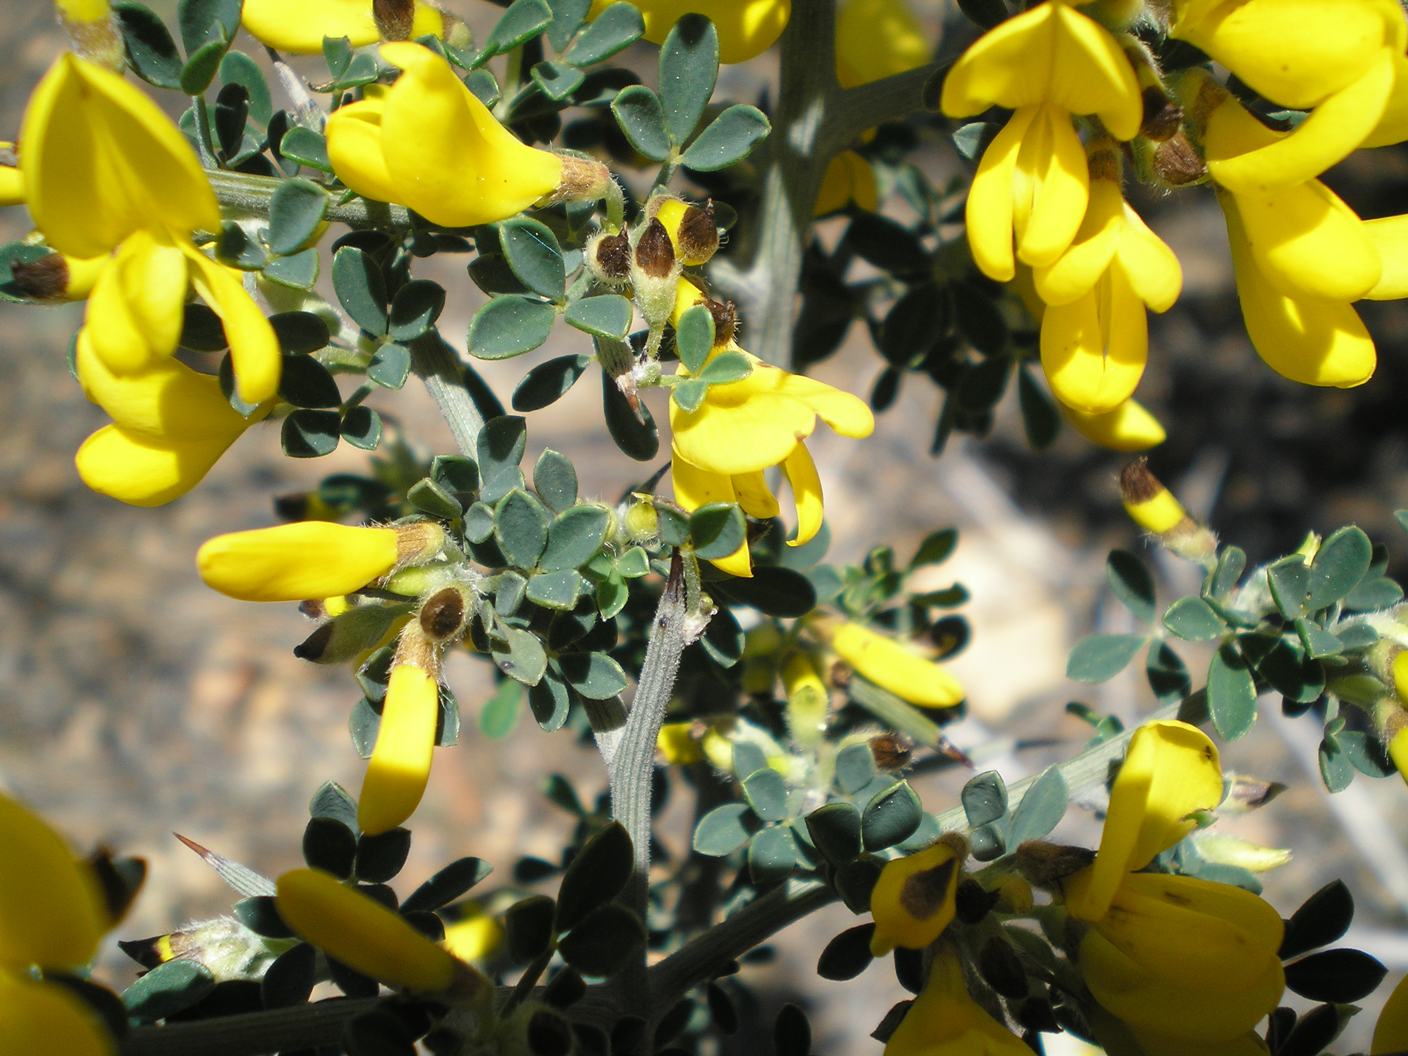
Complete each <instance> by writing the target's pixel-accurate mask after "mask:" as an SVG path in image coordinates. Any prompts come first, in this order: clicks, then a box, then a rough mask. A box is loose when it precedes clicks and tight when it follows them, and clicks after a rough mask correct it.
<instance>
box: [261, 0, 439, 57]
mask: <svg viewBox="0 0 1408 1056" xmlns="http://www.w3.org/2000/svg"><path fill="white" fill-rule="evenodd" d="M240 23H241V24H242V25H243V26H244V28H245V29H247V30H248V31H249V34H250V36H252V37H254V38H255V39H256V40H258V41H259V42H260V43H261V44H267V45H268V46H269V47H271V48H277V49H278V50H279V51H287V52H290V53H292V54H295V55H319V54H321V53H322V50H323V38H324V37H346V38H347V41H348V43H349V44H351V45H352V46H353V47H354V48H359V47H361V46H362V45H364V44H375V43H376V42H377V41H378V40H380V39H381V31H380V30H379V29H378V28H377V24H376V19H375V18H373V17H372V0H244V10H243V11H242V12H241V14H240ZM444 35H445V16H444V15H442V14H441V13H440V12H439V11H437V10H436V9H435V8H434V7H432V6H430V5H429V4H426V3H423V2H421V0H416V4H415V14H414V21H413V22H412V24H411V34H410V39H412V40H418V39H419V38H421V37H443V36H444Z"/></svg>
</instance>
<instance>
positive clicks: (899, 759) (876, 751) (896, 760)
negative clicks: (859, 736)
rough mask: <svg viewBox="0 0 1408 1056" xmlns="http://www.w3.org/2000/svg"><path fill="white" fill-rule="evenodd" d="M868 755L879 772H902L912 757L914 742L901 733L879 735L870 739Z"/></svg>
mask: <svg viewBox="0 0 1408 1056" xmlns="http://www.w3.org/2000/svg"><path fill="white" fill-rule="evenodd" d="M870 754H871V755H873V756H874V757H875V765H876V766H877V767H879V768H880V769H881V770H890V771H893V770H903V769H904V768H905V767H906V766H908V765H909V761H910V759H911V757H912V756H913V755H914V742H913V741H911V740H910V739H909V738H908V737H906V736H905V735H904V734H902V733H881V734H877V735H876V736H874V737H872V738H870Z"/></svg>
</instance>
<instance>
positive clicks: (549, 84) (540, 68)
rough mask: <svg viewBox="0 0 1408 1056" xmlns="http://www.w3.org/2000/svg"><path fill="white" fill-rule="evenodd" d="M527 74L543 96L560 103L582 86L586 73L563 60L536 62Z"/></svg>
mask: <svg viewBox="0 0 1408 1056" xmlns="http://www.w3.org/2000/svg"><path fill="white" fill-rule="evenodd" d="M529 76H531V77H532V78H533V83H534V84H536V85H537V86H538V87H539V88H541V89H542V92H543V94H544V95H545V96H547V97H548V98H549V99H551V100H552V101H553V102H555V103H560V102H562V101H563V100H564V99H566V98H567V97H568V96H569V95H571V94H572V93H573V92H575V91H576V90H577V89H578V88H580V87H581V86H582V82H583V81H584V80H586V74H584V73H583V72H582V71H581V70H579V69H577V67H575V66H570V65H568V64H567V63H564V62H547V61H544V62H537V63H534V64H533V69H532V71H531V72H530V74H529Z"/></svg>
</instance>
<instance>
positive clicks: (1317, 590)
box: [1306, 524, 1374, 612]
mask: <svg viewBox="0 0 1408 1056" xmlns="http://www.w3.org/2000/svg"><path fill="white" fill-rule="evenodd" d="M1373 554H1374V546H1373V544H1372V543H1371V542H1369V537H1368V536H1367V535H1365V534H1364V532H1363V531H1362V530H1361V529H1359V528H1358V527H1356V526H1354V525H1352V524H1351V525H1348V526H1346V527H1344V528H1340V529H1339V530H1338V531H1336V532H1333V533H1332V534H1331V535H1330V537H1329V538H1328V539H1326V540H1325V541H1324V542H1323V543H1321V544H1320V549H1319V550H1318V551H1316V553H1315V560H1314V562H1312V564H1311V566H1310V596H1309V597H1308V598H1307V599H1306V610H1307V611H1309V612H1315V611H1317V610H1319V609H1323V608H1326V607H1327V606H1329V605H1333V604H1334V603H1335V602H1337V601H1339V600H1340V599H1341V598H1343V597H1344V596H1345V595H1346V594H1348V593H1349V592H1350V591H1352V590H1353V589H1354V588H1355V587H1356V586H1358V585H1359V581H1360V580H1362V579H1363V578H1364V575H1365V573H1367V572H1368V571H1369V565H1370V563H1371V562H1372V560H1373Z"/></svg>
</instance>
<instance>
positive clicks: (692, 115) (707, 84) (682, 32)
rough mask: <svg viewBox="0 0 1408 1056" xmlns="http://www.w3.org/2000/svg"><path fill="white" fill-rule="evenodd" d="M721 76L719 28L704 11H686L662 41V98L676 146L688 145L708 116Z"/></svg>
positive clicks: (671, 138) (669, 129) (667, 127)
mask: <svg viewBox="0 0 1408 1056" xmlns="http://www.w3.org/2000/svg"><path fill="white" fill-rule="evenodd" d="M718 76H719V33H718V30H716V29H715V28H714V24H713V23H712V22H710V21H709V20H708V19H707V18H705V17H704V16H703V15H700V14H687V15H685V16H684V17H683V18H681V19H680V20H679V21H678V22H676V23H675V24H674V26H673V27H672V28H671V29H670V32H669V33H668V34H667V35H666V37H665V43H663V44H662V45H660V102H661V104H662V105H663V107H664V111H665V127H666V129H667V130H668V131H669V135H670V141H671V142H672V143H674V144H675V145H676V146H683V145H684V143H685V142H686V141H687V140H688V139H689V137H690V135H691V134H692V133H693V132H694V129H695V126H697V125H698V124H699V119H700V118H701V117H703V116H704V108H705V107H707V106H708V105H709V99H710V98H711V97H712V96H713V94H714V83H715V81H717V80H718Z"/></svg>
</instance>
